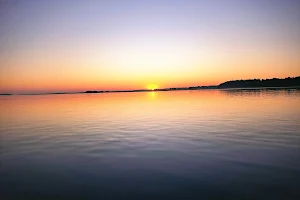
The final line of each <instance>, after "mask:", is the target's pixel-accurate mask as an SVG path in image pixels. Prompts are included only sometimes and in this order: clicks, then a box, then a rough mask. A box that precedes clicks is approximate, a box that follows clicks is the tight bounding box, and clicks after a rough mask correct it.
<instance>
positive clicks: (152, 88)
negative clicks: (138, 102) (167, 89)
mask: <svg viewBox="0 0 300 200" xmlns="http://www.w3.org/2000/svg"><path fill="white" fill-rule="evenodd" d="M157 88H158V85H156V84H149V85H147V89H148V90H155V89H157Z"/></svg>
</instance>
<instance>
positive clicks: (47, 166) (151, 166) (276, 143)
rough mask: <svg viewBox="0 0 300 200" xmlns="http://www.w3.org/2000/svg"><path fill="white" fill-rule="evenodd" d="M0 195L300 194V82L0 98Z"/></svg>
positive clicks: (294, 196) (197, 196)
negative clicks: (277, 86)
mask: <svg viewBox="0 0 300 200" xmlns="http://www.w3.org/2000/svg"><path fill="white" fill-rule="evenodd" d="M0 108H1V114H0V136H1V143H0V148H1V149H0V150H1V155H0V186H1V187H0V198H1V199H300V190H299V189H300V91H299V90H298V91H287V90H277V91H265V90H254V91H247V90H230V91H218V90H210V91H178V92H155V93H151V92H148V93H111V94H74V95H39V96H1V97H0Z"/></svg>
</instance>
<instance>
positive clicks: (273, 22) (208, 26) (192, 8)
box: [0, 0, 300, 93]
mask: <svg viewBox="0 0 300 200" xmlns="http://www.w3.org/2000/svg"><path fill="white" fill-rule="evenodd" d="M41 2H42V3H41ZM41 2H40V1H37V0H30V1H28V2H23V1H21V2H18V3H14V1H12V2H10V1H7V3H2V4H1V5H0V11H2V14H1V15H0V25H1V27H3V28H2V30H1V31H0V44H1V45H0V72H1V73H0V93H46V92H79V91H85V90H125V89H146V88H149V85H150V84H152V85H156V86H157V87H159V88H168V87H188V86H198V85H218V84H220V83H222V82H224V81H228V80H236V79H253V78H260V79H265V78H273V77H276V78H285V77H294V76H299V75H300V56H299V55H300V45H299V44H300V38H299V35H300V28H299V27H298V26H295V23H296V22H297V20H298V19H300V14H299V12H297V11H298V10H297V8H298V7H299V8H300V4H298V3H297V2H295V1H292V0H288V1H286V2H285V3H284V5H283V4H282V5H281V4H280V5H279V4H278V2H277V3H276V2H274V3H270V2H267V1H256V0H255V1H245V2H246V3H245V2H244V3H240V2H235V1H230V2H229V3H228V5H227V4H224V3H222V1H214V2H213V3H212V2H211V1H203V2H198V1H196V2H195V1H190V0H188V1H178V2H177V1H176V3H174V2H173V4H172V2H171V1H167V0H166V1H162V2H160V1H156V0H154V1H151V2H146V3H140V2H139V1H118V0H114V1H113V2H114V3H111V2H112V1H100V2H97V3H96V2H94V1H87V2H85V3H84V4H82V3H80V2H76V3H74V2H73V1H69V0H64V1H63V3H62V4H61V3H60V2H59V1H53V2H47V1H41ZM124 2H125V3H124ZM277 4H278V5H277ZM207 9H208V11H209V12H208V11H207Z"/></svg>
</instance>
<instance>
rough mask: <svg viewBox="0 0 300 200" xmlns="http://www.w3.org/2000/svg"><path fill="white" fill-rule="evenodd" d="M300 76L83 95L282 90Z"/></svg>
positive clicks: (295, 83)
mask: <svg viewBox="0 0 300 200" xmlns="http://www.w3.org/2000/svg"><path fill="white" fill-rule="evenodd" d="M299 86H300V76H298V77H292V78H291V77H288V78H284V79H279V78H272V79H247V80H232V81H226V82H224V83H221V84H220V85H209V86H191V87H173V88H162V89H153V90H146V89H142V90H116V91H110V90H101V91H97V90H88V91H85V92H83V93H107V92H148V91H174V90H203V89H231V88H232V89H233V88H240V89H243V88H280V87H299Z"/></svg>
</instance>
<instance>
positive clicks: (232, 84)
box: [218, 76, 300, 89]
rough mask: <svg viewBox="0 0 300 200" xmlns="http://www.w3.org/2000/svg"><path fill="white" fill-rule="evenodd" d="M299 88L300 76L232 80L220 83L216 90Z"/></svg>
mask: <svg viewBox="0 0 300 200" xmlns="http://www.w3.org/2000/svg"><path fill="white" fill-rule="evenodd" d="M293 86H300V76H298V77H294V78H291V77H288V78H284V79H279V78H272V79H250V80H234V81H227V82H224V83H221V84H220V85H219V86H218V89H226V88H258V87H293Z"/></svg>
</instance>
